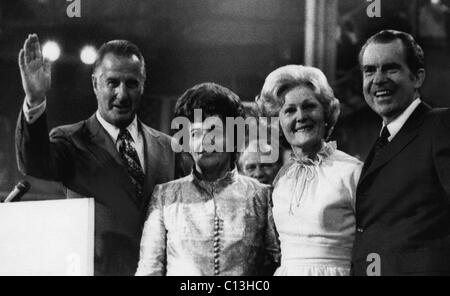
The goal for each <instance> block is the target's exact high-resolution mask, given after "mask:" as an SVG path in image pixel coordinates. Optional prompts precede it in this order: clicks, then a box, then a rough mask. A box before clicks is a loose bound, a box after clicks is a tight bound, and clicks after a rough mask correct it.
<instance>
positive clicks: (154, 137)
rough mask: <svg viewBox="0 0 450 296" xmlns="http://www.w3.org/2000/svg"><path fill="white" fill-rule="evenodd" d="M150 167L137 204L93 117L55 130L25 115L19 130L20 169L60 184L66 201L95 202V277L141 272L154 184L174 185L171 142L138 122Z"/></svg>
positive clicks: (44, 121) (107, 139)
mask: <svg viewBox="0 0 450 296" xmlns="http://www.w3.org/2000/svg"><path fill="white" fill-rule="evenodd" d="M138 126H139V129H140V131H141V132H142V134H143V138H144V155H145V162H146V165H145V167H146V172H145V176H146V177H145V178H146V179H145V187H144V195H143V196H144V198H143V199H141V200H139V199H138V198H137V197H136V195H135V191H134V190H133V185H132V183H131V180H130V176H129V175H128V172H127V170H126V168H125V167H124V166H123V165H122V161H121V158H120V155H119V153H118V152H117V150H116V147H115V144H114V142H113V140H112V139H111V137H110V136H109V134H108V133H107V132H106V130H105V129H104V128H103V127H102V126H101V125H100V123H99V122H98V120H97V118H96V117H95V115H93V116H91V117H90V118H89V119H87V120H84V121H81V122H78V123H76V124H72V125H67V126H61V127H57V128H55V129H53V130H52V131H51V133H50V138H49V135H48V129H47V119H46V113H44V114H43V115H42V116H41V117H40V118H39V119H38V120H37V121H36V122H35V123H33V124H28V123H27V122H26V121H25V119H24V115H23V113H22V112H21V113H20V115H19V120H18V123H17V129H16V150H17V160H18V165H19V169H20V171H21V172H23V173H24V174H28V175H31V176H34V177H37V178H41V179H46V180H54V181H60V182H62V183H63V184H64V186H66V187H67V188H68V189H69V192H68V195H69V196H73V195H74V194H73V193H74V192H75V193H76V194H75V195H77V196H86V197H94V198H95V263H94V268H95V274H96V275H132V274H134V273H135V271H136V269H137V262H138V259H139V243H140V238H141V231H142V225H143V222H144V220H145V214H146V211H147V207H148V204H149V198H150V196H151V193H152V191H153V187H154V186H155V184H160V183H165V182H168V181H170V180H173V179H174V174H175V154H174V153H173V151H172V149H171V144H170V141H171V138H170V137H169V136H167V135H165V134H163V133H160V132H158V131H156V130H154V129H152V128H150V127H148V126H146V125H144V124H143V123H141V122H139V121H138Z"/></svg>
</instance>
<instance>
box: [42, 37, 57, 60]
mask: <svg viewBox="0 0 450 296" xmlns="http://www.w3.org/2000/svg"><path fill="white" fill-rule="evenodd" d="M42 54H43V55H44V58H46V59H48V60H50V61H51V62H54V61H56V60H57V59H59V56H60V55H61V49H60V48H59V45H58V43H56V42H55V41H47V42H46V43H45V44H44V46H42Z"/></svg>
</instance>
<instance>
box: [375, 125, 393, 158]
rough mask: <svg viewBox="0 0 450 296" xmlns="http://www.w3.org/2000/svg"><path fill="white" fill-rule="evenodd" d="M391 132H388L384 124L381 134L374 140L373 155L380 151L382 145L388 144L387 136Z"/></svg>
mask: <svg viewBox="0 0 450 296" xmlns="http://www.w3.org/2000/svg"><path fill="white" fill-rule="evenodd" d="M390 135H391V134H390V133H389V130H388V129H387V126H384V127H383V129H382V131H381V135H380V136H379V137H378V139H377V141H376V142H375V148H374V155H377V154H378V153H380V151H381V150H382V149H383V147H384V146H386V145H387V144H389V140H388V138H389V136H390Z"/></svg>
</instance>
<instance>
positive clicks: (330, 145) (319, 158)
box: [291, 141, 337, 166]
mask: <svg viewBox="0 0 450 296" xmlns="http://www.w3.org/2000/svg"><path fill="white" fill-rule="evenodd" d="M336 149H337V144H336V142H335V141H332V142H323V143H322V147H321V148H320V150H319V152H317V154H316V155H315V157H314V159H311V158H309V157H307V156H304V157H298V156H297V155H295V154H294V152H292V153H291V160H292V161H293V162H295V163H298V164H301V165H306V166H311V165H312V166H318V165H320V164H321V163H322V162H323V161H325V160H326V159H327V158H329V157H330V155H332V154H333V153H334V151H336Z"/></svg>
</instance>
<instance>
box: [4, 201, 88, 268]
mask: <svg viewBox="0 0 450 296" xmlns="http://www.w3.org/2000/svg"><path fill="white" fill-rule="evenodd" d="M94 215H95V212H94V199H93V198H82V199H64V200H48V201H27V202H13V203H4V204H0V275H93V274H94V219H95V216H94Z"/></svg>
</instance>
